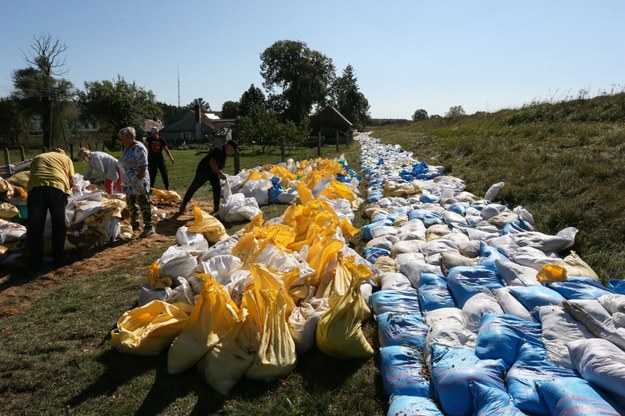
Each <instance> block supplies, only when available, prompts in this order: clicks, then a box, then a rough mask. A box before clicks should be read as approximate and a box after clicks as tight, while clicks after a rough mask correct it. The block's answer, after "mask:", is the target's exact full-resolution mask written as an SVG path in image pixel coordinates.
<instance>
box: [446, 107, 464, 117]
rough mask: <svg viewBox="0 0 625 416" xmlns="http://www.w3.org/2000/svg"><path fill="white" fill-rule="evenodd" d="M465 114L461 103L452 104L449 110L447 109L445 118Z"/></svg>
mask: <svg viewBox="0 0 625 416" xmlns="http://www.w3.org/2000/svg"><path fill="white" fill-rule="evenodd" d="M464 115H466V113H465V112H464V108H462V106H461V105H454V106H453V107H449V111H447V114H445V117H446V118H456V117H462V116H464Z"/></svg>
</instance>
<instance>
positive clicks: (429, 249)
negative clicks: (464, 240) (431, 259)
mask: <svg viewBox="0 0 625 416" xmlns="http://www.w3.org/2000/svg"><path fill="white" fill-rule="evenodd" d="M446 251H452V252H456V253H457V252H458V245H457V244H456V243H455V242H454V241H452V240H449V239H446V238H439V239H438V240H432V241H428V242H426V243H423V244H422V245H421V252H422V253H423V254H424V255H425V256H426V257H427V256H430V255H432V254H440V253H443V252H446Z"/></svg>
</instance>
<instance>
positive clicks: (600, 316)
mask: <svg viewBox="0 0 625 416" xmlns="http://www.w3.org/2000/svg"><path fill="white" fill-rule="evenodd" d="M562 306H563V308H564V310H565V311H567V312H568V313H570V314H571V315H572V316H573V317H574V318H575V319H577V320H578V321H580V322H582V323H583V324H584V325H586V328H588V330H589V331H590V332H592V333H593V334H594V335H595V336H597V337H599V338H603V339H606V340H608V341H611V342H612V343H614V344H615V345H617V346H619V347H620V348H621V349H625V328H623V327H619V326H616V325H615V324H614V319H613V318H612V315H611V314H610V312H608V311H607V310H606V309H605V308H604V307H603V305H601V303H600V302H599V301H598V300H589V299H582V300H567V301H564V302H562Z"/></svg>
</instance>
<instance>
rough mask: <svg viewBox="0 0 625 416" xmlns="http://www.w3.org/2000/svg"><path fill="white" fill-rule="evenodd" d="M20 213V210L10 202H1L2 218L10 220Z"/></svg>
mask: <svg viewBox="0 0 625 416" xmlns="http://www.w3.org/2000/svg"><path fill="white" fill-rule="evenodd" d="M18 215H20V210H19V209H18V208H17V207H16V206H15V205H13V204H11V203H9V202H2V203H0V218H2V219H3V220H8V219H11V218H13V217H17V216H18Z"/></svg>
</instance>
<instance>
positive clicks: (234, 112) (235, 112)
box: [221, 101, 241, 118]
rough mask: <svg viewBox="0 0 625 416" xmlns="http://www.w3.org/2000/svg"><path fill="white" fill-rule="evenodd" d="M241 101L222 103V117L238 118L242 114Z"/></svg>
mask: <svg viewBox="0 0 625 416" xmlns="http://www.w3.org/2000/svg"><path fill="white" fill-rule="evenodd" d="M240 108H241V104H240V103H239V101H225V102H224V103H223V104H222V105H221V118H237V117H238V116H239V114H240V112H241V111H240Z"/></svg>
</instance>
